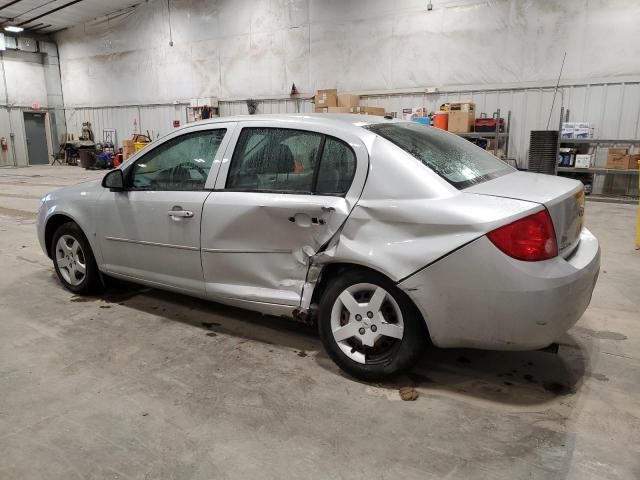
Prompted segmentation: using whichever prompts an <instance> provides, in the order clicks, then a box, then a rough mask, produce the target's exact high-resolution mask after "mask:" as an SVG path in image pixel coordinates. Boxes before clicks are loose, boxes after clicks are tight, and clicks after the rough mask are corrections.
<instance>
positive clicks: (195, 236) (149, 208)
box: [97, 123, 233, 295]
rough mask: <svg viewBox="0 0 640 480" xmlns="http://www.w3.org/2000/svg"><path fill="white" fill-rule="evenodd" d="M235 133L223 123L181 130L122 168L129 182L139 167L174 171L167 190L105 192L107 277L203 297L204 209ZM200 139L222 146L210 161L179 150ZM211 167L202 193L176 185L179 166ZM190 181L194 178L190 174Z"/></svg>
mask: <svg viewBox="0 0 640 480" xmlns="http://www.w3.org/2000/svg"><path fill="white" fill-rule="evenodd" d="M232 129H233V124H227V123H219V124H211V125H206V124H205V125H202V126H199V127H194V128H192V129H188V130H178V131H176V132H175V133H174V134H172V135H169V136H167V137H165V139H163V140H161V141H160V142H159V143H154V144H152V145H150V146H149V147H146V148H145V149H144V150H143V151H141V152H140V153H139V154H138V156H137V157H134V158H133V159H132V162H131V163H129V164H127V165H125V166H124V167H123V170H124V171H125V174H124V175H125V178H130V177H131V173H132V172H131V169H135V168H136V166H139V167H145V168H146V167H147V166H149V167H150V168H151V170H153V169H154V168H156V167H154V166H151V164H152V163H153V162H158V164H159V163H160V162H164V165H165V166H172V167H173V169H172V170H170V171H171V172H172V173H171V178H170V179H169V180H167V182H168V183H169V184H168V185H167V184H163V182H164V181H163V182H159V183H157V184H156V185H149V186H147V187H136V186H135V185H131V184H128V188H127V190H125V191H118V192H112V191H105V192H104V193H103V194H102V196H101V197H100V201H99V203H98V211H99V212H100V213H99V215H100V222H99V224H98V227H97V230H98V238H99V242H100V248H101V250H102V257H103V264H102V269H103V270H104V271H105V272H107V273H110V274H114V275H116V276H118V275H120V276H124V277H128V278H133V279H137V280H143V281H146V282H148V283H150V284H152V285H162V286H164V287H168V288H172V289H174V290H177V291H183V292H189V293H192V294H196V295H202V294H203V293H204V282H203V276H202V265H201V261H200V219H201V214H202V206H203V204H204V202H205V200H206V198H207V197H208V196H209V194H210V193H211V192H210V190H209V188H211V187H213V181H214V179H215V176H216V174H217V171H218V169H219V166H220V158H221V157H222V152H223V151H224V149H225V147H226V144H227V143H228V141H229V140H228V139H229V138H230V135H231V131H232ZM214 137H215V140H214ZM198 139H203V140H208V139H211V140H214V143H215V144H217V142H218V141H219V142H220V143H219V147H218V146H216V147H215V148H216V149H217V150H216V152H209V153H210V154H211V155H210V156H207V157H206V158H204V157H202V156H200V155H201V154H202V152H201V151H190V150H189V149H187V150H186V151H185V150H180V149H181V148H182V147H183V146H184V145H185V144H187V142H192V141H195V142H196V143H197V142H198V141H199V140H198ZM207 148H209V147H207ZM175 152H177V153H175ZM187 154H193V155H192V156H186V155H187ZM209 162H210V163H211V168H210V170H209V173H206V172H205V173H204V174H205V175H206V177H207V183H206V184H205V185H203V186H202V188H201V187H198V188H196V189H193V190H192V189H191V187H189V188H187V189H186V190H183V189H181V188H182V187H181V185H180V184H178V183H176V182H177V180H176V175H177V170H176V168H179V167H180V165H181V164H182V165H187V164H188V165H190V167H189V168H190V169H192V168H196V169H197V168H198V165H197V164H201V165H205V164H207V163H209ZM153 174H154V173H153V172H151V174H150V175H153ZM188 177H189V178H192V173H189V174H188ZM209 178H211V180H210V183H209V180H208V179H209ZM134 182H135V180H134ZM128 183H129V182H128Z"/></svg>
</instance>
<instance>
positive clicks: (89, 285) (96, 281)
mask: <svg viewBox="0 0 640 480" xmlns="http://www.w3.org/2000/svg"><path fill="white" fill-rule="evenodd" d="M62 237H65V238H67V239H68V238H72V239H74V240H75V241H76V242H78V244H79V245H80V250H81V254H82V255H81V256H80V258H81V259H82V260H83V261H84V264H83V265H84V269H85V272H84V276H83V278H82V279H81V280H78V279H77V278H76V277H74V278H75V281H77V282H78V283H77V284H72V283H70V281H69V280H67V279H66V278H65V274H66V276H70V275H71V272H70V271H69V270H68V269H67V268H66V267H64V266H63V267H61V266H60V265H59V260H58V250H60V249H58V247H57V245H58V241H59V240H60V239H61V238H62ZM51 257H52V259H53V266H54V268H55V270H56V274H57V275H58V279H59V280H60V282H61V283H62V285H64V286H65V288H66V289H67V290H69V291H71V292H73V293H75V294H77V295H91V294H95V293H98V292H100V291H101V289H102V283H101V281H100V273H99V272H98V265H97V264H96V259H95V257H94V256H93V251H92V250H91V246H90V245H89V241H88V240H87V237H85V235H84V233H82V230H81V229H80V227H79V226H78V225H77V224H75V223H74V222H68V223H65V224H63V225H61V226H60V227H58V229H57V230H56V232H55V233H54V234H53V239H52V240H51ZM62 270H65V271H64V272H63V271H62Z"/></svg>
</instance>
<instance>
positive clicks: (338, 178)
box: [316, 138, 356, 195]
mask: <svg viewBox="0 0 640 480" xmlns="http://www.w3.org/2000/svg"><path fill="white" fill-rule="evenodd" d="M355 173H356V156H355V155H354V154H353V150H351V148H349V147H348V146H347V145H345V144H344V143H343V142H341V141H339V140H336V139H333V138H327V140H326V141H325V144H324V149H323V151H322V158H321V159H320V168H319V169H318V181H317V183H316V193H319V194H322V195H342V194H344V193H347V190H349V187H350V186H351V181H352V180H353V176H354V175H355Z"/></svg>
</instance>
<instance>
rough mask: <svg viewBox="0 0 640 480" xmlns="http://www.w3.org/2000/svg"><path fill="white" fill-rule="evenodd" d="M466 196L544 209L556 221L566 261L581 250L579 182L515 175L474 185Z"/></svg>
mask: <svg viewBox="0 0 640 480" xmlns="http://www.w3.org/2000/svg"><path fill="white" fill-rule="evenodd" d="M464 192H465V193H473V194H477V195H490V196H494V197H502V198H514V199H517V200H526V201H529V202H534V203H539V204H541V205H544V206H545V207H546V208H547V210H548V211H549V214H550V215H551V220H552V221H553V228H554V230H555V232H556V240H557V242H558V253H559V254H560V256H562V257H564V258H566V257H568V256H569V255H571V253H572V252H573V250H574V249H575V248H576V247H577V246H578V243H579V242H580V232H581V230H582V224H583V221H584V186H583V185H582V183H581V182H579V181H577V180H571V179H569V178H562V177H555V176H551V175H543V174H540V173H529V172H513V173H510V174H508V175H503V176H502V177H499V178H496V179H493V180H489V181H487V182H484V183H480V184H478V185H473V186H471V187H469V188H467V189H465V190H464Z"/></svg>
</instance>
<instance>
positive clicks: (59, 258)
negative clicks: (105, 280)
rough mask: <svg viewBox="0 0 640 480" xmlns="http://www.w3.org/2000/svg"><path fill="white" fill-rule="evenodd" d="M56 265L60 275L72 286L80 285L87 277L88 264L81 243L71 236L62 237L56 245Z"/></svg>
mask: <svg viewBox="0 0 640 480" xmlns="http://www.w3.org/2000/svg"><path fill="white" fill-rule="evenodd" d="M56 265H57V266H58V270H59V271H60V275H62V278H64V280H65V281H66V282H68V283H69V284H70V285H73V286H78V285H80V284H81V283H82V282H83V281H84V279H85V277H86V275H87V264H86V260H85V256H84V252H83V251H82V247H81V246H80V242H78V240H77V239H75V238H74V237H72V236H71V235H62V236H61V237H60V238H59V239H58V243H57V244H56Z"/></svg>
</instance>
